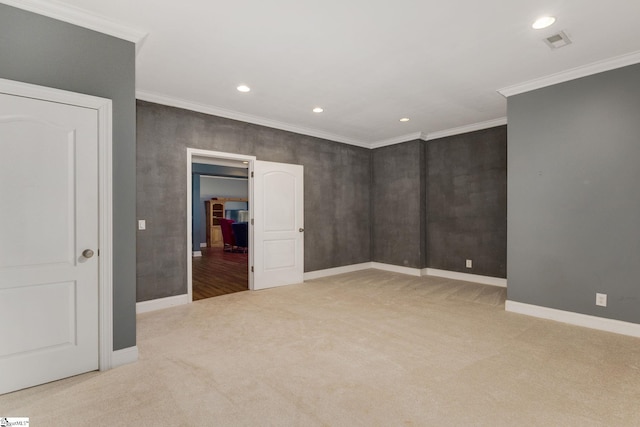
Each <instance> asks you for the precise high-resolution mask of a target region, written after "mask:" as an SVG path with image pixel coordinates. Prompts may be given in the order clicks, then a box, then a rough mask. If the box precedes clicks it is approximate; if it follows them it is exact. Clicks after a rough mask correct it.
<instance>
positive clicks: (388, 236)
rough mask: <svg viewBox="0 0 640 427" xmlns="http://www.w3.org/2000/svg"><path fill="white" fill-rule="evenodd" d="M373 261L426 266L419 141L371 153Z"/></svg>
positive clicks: (422, 158)
mask: <svg viewBox="0 0 640 427" xmlns="http://www.w3.org/2000/svg"><path fill="white" fill-rule="evenodd" d="M371 158H372V171H373V173H372V182H371V219H372V225H373V226H372V230H371V236H372V238H371V240H372V260H373V261H374V262H381V263H385V264H392V265H399V266H404V267H412V268H423V267H425V266H426V264H425V260H426V251H425V226H426V222H425V210H426V203H425V197H426V192H425V190H426V183H425V173H424V171H425V165H426V161H425V146H424V142H423V141H420V140H416V141H410V142H405V143H402V144H396V145H390V146H387V147H382V148H378V149H375V150H373V152H372V155H371Z"/></svg>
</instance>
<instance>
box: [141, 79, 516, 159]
mask: <svg viewBox="0 0 640 427" xmlns="http://www.w3.org/2000/svg"><path fill="white" fill-rule="evenodd" d="M136 98H137V99H139V100H142V101H148V102H153V103H156V104H161V105H166V106H169V107H176V108H182V109H184V110H190V111H196V112H198V113H204V114H210V115H212V116H218V117H224V118H227V119H232V120H238V121H241V122H246V123H252V124H255V125H260V126H266V127H270V128H274V129H280V130H284V131H288V132H294V133H299V134H302V135H307V136H313V137H316V138H322V139H326V140H329V141H334V142H341V143H343V144H349V145H355V146H356V147H362V148H369V149H375V148H381V147H386V146H389V145H395V144H401V143H403V142H409V141H415V140H416V139H420V140H423V141H431V140H434V139H438V138H444V137H446V136H452V135H459V134H462V133H468V132H473V131H477V130H482V129H488V128H492V127H496V126H501V125H505V124H507V118H506V117H501V118H499V119H495V120H488V121H486V122H480V123H474V124H470V125H466V126H460V127H457V128H452V129H448V130H443V131H439V132H434V133H429V134H427V133H424V132H414V133H410V134H407V135H402V136H398V137H394V138H389V139H385V140H381V141H376V142H373V143H367V142H365V141H361V140H356V139H353V138H347V137H344V136H341V135H336V134H333V133H329V132H324V131H321V130H318V129H312V128H307V127H303V126H296V125H292V124H289V123H284V122H279V121H276V120H271V119H267V118H264V117H259V116H253V115H250V114H245V113H240V112H238V111H233V110H227V109H225V108H220V107H215V106H211V105H205V104H200V103H197V102H192V101H186V100H184V99H179V98H174V97H171V96H166V95H161V94H158V93H154V92H148V91H144V90H138V91H136Z"/></svg>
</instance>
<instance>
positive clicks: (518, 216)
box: [507, 65, 640, 323]
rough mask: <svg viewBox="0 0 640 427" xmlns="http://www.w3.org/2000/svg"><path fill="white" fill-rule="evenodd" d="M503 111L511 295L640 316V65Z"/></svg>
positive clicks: (520, 98)
mask: <svg viewBox="0 0 640 427" xmlns="http://www.w3.org/2000/svg"><path fill="white" fill-rule="evenodd" d="M508 110H509V156H508V166H509V172H508V179H509V192H508V196H509V198H508V224H509V229H508V231H509V233H508V258H507V260H508V276H509V289H508V298H509V299H510V300H514V301H519V302H523V303H528V304H534V305H540V306H545V307H551V308H556V309H560V310H566V311H573V312H578V313H583V314H588V315H593V316H600V317H606V318H612V319H617V320H623V321H628V322H634V323H640V286H639V284H638V277H640V192H639V191H638V183H639V182H640V167H638V165H639V164H640V120H638V118H639V117H640V65H632V66H629V67H625V68H620V69H617V70H612V71H608V72H605V73H601V74H596V75H592V76H588V77H584V78H581V79H578V80H573V81H570V82H566V83H561V84H558V85H554V86H550V87H547V88H543V89H538V90H535V91H532V92H529V93H524V94H520V95H516V96H512V97H510V98H509V99H508ZM596 292H598V293H605V294H607V295H608V306H607V307H597V306H596V305H595V294H596Z"/></svg>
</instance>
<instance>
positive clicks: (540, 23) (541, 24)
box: [531, 16, 556, 30]
mask: <svg viewBox="0 0 640 427" xmlns="http://www.w3.org/2000/svg"><path fill="white" fill-rule="evenodd" d="M554 22H556V18H554V17H553V16H543V17H541V18H538V19H536V22H534V23H533V25H531V28H533V29H534V30H541V29H543V28H547V27H550V26H551V25H553V23H554Z"/></svg>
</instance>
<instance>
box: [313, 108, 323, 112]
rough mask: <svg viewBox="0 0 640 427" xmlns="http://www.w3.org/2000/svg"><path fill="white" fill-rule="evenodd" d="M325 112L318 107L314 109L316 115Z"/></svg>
mask: <svg viewBox="0 0 640 427" xmlns="http://www.w3.org/2000/svg"><path fill="white" fill-rule="evenodd" d="M323 111H324V109H323V108H320V107H316V108H314V109H313V112H314V113H322V112H323Z"/></svg>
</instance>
